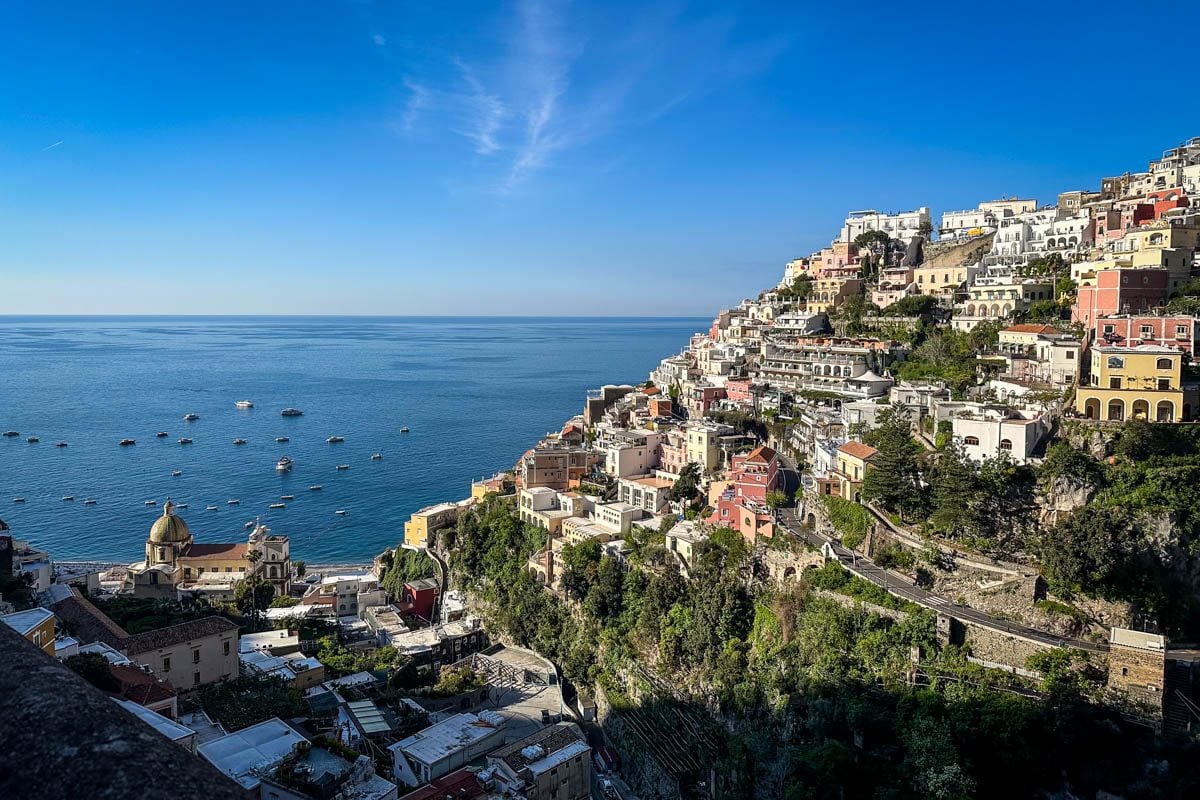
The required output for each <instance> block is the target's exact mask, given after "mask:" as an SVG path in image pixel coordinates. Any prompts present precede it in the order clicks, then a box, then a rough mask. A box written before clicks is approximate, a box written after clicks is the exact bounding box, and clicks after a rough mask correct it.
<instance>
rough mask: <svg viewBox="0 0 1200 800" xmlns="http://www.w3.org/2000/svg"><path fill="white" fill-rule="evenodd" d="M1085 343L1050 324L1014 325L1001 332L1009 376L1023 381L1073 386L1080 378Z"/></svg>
mask: <svg viewBox="0 0 1200 800" xmlns="http://www.w3.org/2000/svg"><path fill="white" fill-rule="evenodd" d="M1082 347H1083V345H1082V343H1081V342H1080V341H1079V340H1078V339H1076V338H1075V337H1074V336H1071V335H1070V334H1066V333H1062V332H1060V331H1059V330H1058V329H1057V328H1053V327H1051V326H1049V325H1037V324H1028V325H1012V326H1010V327H1007V328H1004V329H1003V330H1001V331H1000V334H999V345H998V349H999V353H1000V355H1001V356H1002V357H1003V358H1004V359H1005V362H1006V364H1007V367H1008V368H1007V370H1006V373H1005V375H1006V377H1009V378H1015V379H1017V380H1019V381H1027V382H1032V383H1044V384H1050V385H1052V386H1056V387H1066V386H1072V385H1074V384H1075V383H1076V382H1077V381H1078V380H1079V370H1080V362H1081V360H1082V359H1081V353H1082Z"/></svg>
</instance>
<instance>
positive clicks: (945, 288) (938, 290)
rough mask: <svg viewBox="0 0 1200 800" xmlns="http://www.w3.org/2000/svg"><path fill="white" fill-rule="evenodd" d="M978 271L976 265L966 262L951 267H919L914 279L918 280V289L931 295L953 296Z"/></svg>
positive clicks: (914, 272)
mask: <svg viewBox="0 0 1200 800" xmlns="http://www.w3.org/2000/svg"><path fill="white" fill-rule="evenodd" d="M975 271H976V268H975V267H974V266H967V265H965V264H962V265H955V266H949V267H917V268H916V269H914V270H913V280H914V281H916V284H917V291H918V292H920V293H921V294H927V295H929V296H931V297H953V296H954V293H955V292H956V291H958V289H959V287H961V286H962V285H963V284H964V283H966V282H967V279H968V278H970V277H971V275H972V274H973V273H974V272H975Z"/></svg>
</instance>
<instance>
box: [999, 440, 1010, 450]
mask: <svg viewBox="0 0 1200 800" xmlns="http://www.w3.org/2000/svg"><path fill="white" fill-rule="evenodd" d="M1000 449H1001V450H1012V440H1010V439H1001V440H1000Z"/></svg>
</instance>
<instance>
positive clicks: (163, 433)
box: [154, 431, 171, 439]
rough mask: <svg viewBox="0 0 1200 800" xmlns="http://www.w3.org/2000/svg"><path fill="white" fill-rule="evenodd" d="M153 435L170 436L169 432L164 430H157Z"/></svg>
mask: <svg viewBox="0 0 1200 800" xmlns="http://www.w3.org/2000/svg"><path fill="white" fill-rule="evenodd" d="M154 435H155V436H157V437H158V438H159V439H165V438H167V437H168V436H170V435H171V434H169V433H167V432H166V431H159V432H158V433H156V434H154Z"/></svg>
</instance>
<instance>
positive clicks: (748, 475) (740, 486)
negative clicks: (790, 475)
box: [707, 445, 783, 544]
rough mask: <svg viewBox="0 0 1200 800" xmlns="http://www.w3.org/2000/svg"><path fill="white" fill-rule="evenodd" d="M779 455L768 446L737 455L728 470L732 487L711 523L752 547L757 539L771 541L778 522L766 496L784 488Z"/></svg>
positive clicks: (718, 499)
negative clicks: (726, 528)
mask: <svg viewBox="0 0 1200 800" xmlns="http://www.w3.org/2000/svg"><path fill="white" fill-rule="evenodd" d="M782 477H783V476H782V473H780V471H779V454H778V453H776V452H775V451H774V450H772V449H771V448H769V447H767V446H766V445H762V446H760V447H756V448H755V449H754V450H752V451H750V452H749V453H743V454H742V455H736V456H734V457H733V459H732V463H731V465H730V467H729V478H730V484H729V487H728V488H726V489H725V491H724V492H722V493H721V496H720V497H718V498H717V502H716V508H715V509H714V510H713V513H712V516H711V517H709V518H708V520H707V521H708V522H709V523H710V524H712V525H725V526H727V527H730V528H733V529H734V530H736V531H738V532H740V533H741V534H742V536H744V537H745V538H746V540H747V541H749V542H750V543H752V544H753V542H754V539H755V537H758V536H763V537H766V538H770V537H771V536H772V535H773V534H774V531H775V520H774V515H772V513H771V510H770V509H769V508H768V507H767V492H771V491H775V490H776V489H778V488H779V487H780V485H781V484H782Z"/></svg>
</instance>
